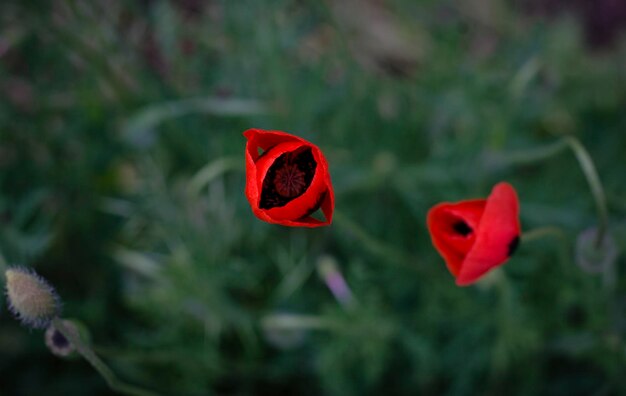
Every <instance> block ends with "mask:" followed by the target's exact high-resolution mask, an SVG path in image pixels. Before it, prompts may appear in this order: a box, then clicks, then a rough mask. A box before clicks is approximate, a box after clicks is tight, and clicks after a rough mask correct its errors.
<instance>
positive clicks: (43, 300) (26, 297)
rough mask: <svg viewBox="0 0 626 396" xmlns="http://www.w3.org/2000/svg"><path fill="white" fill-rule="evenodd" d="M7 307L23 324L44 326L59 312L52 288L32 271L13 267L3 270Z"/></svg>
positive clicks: (33, 326) (55, 295)
mask: <svg viewBox="0 0 626 396" xmlns="http://www.w3.org/2000/svg"><path fill="white" fill-rule="evenodd" d="M5 276H6V294H7V297H8V303H9V309H10V311H11V312H13V314H14V315H15V316H16V317H17V318H18V319H19V320H20V321H21V322H22V324H24V325H25V326H28V327H32V328H46V327H47V326H48V325H49V324H50V321H51V320H52V319H53V318H54V317H55V316H57V315H58V314H59V311H60V302H59V297H58V296H57V294H56V292H55V290H54V288H53V287H52V286H50V284H49V283H48V282H47V281H46V280H45V279H43V278H42V277H40V276H39V275H37V274H36V273H35V272H34V271H32V270H29V269H26V268H23V267H13V268H9V269H8V270H7V271H6V272H5Z"/></svg>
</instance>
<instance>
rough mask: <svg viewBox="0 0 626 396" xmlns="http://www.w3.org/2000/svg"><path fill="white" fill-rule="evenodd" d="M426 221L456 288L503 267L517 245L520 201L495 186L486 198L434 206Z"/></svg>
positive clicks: (508, 187) (505, 185) (511, 192)
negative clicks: (453, 277)
mask: <svg viewBox="0 0 626 396" xmlns="http://www.w3.org/2000/svg"><path fill="white" fill-rule="evenodd" d="M427 222H428V231H429V232H430V237H431V239H432V242H433V245H434V246H435V248H436V249H437V251H438V252H439V254H441V256H442V257H443V258H444V260H445V261H446V265H447V266H448V270H450V272H451V273H452V275H454V276H455V278H456V284H457V285H459V286H466V285H469V284H471V283H474V282H476V281H477V280H478V279H480V277H482V276H483V275H484V274H485V273H486V272H488V271H489V270H491V269H493V268H495V267H498V266H500V265H502V264H504V263H505V262H506V261H507V260H508V259H509V257H510V256H511V255H512V254H513V253H514V252H515V250H516V249H517V246H518V244H519V237H520V222H519V201H518V198H517V193H516V192H515V189H514V188H513V187H512V186H511V185H510V184H508V183H498V184H497V185H496V186H495V187H494V188H493V190H492V191H491V194H490V195H489V197H487V199H473V200H467V201H460V202H456V203H448V202H444V203H440V204H438V205H435V206H433V207H432V208H431V209H430V210H429V211H428V220H427Z"/></svg>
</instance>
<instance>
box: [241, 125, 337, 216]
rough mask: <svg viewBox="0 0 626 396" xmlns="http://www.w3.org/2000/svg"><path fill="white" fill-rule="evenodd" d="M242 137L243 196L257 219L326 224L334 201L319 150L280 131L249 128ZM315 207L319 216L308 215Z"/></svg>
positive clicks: (323, 160)
mask: <svg viewBox="0 0 626 396" xmlns="http://www.w3.org/2000/svg"><path fill="white" fill-rule="evenodd" d="M244 136H245V137H246V139H248V142H247V144H246V197H247V198H248V202H250V206H251V207H252V212H253V213H254V214H255V215H256V216H257V217H258V218H259V219H261V220H263V221H266V222H268V223H274V224H281V225H285V226H291V227H320V226H324V225H329V224H330V223H331V221H332V216H333V209H334V205H335V203H334V201H335V199H334V194H333V187H332V184H331V181H330V174H329V172H328V164H327V163H326V159H325V158H324V155H323V154H322V151H321V150H320V149H319V148H318V147H317V146H316V145H314V144H312V143H309V142H307V141H306V140H304V139H301V138H299V137H297V136H294V135H290V134H288V133H285V132H280V131H265V130H261V129H249V130H247V131H246V132H244ZM318 209H321V210H322V213H323V214H324V217H325V220H323V221H322V220H318V219H315V218H313V217H312V216H311V215H312V214H313V213H315V212H316V211H317V210H318Z"/></svg>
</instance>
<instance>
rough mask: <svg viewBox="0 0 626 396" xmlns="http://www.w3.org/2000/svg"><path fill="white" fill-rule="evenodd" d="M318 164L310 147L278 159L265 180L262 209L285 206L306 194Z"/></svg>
mask: <svg viewBox="0 0 626 396" xmlns="http://www.w3.org/2000/svg"><path fill="white" fill-rule="evenodd" d="M316 168H317V163H316V162H315V158H313V152H312V151H311V148H310V147H301V148H298V149H297V150H294V151H292V152H289V153H285V154H282V155H281V156H280V157H278V158H277V159H276V160H275V161H274V163H273V164H272V166H270V169H269V170H268V171H267V175H266V176H265V179H264V180H263V188H262V191H261V202H260V204H259V207H260V208H261V209H271V208H275V207H278V206H284V205H286V204H287V203H289V202H290V201H292V200H293V199H294V198H297V197H299V196H300V195H302V194H304V192H305V191H306V190H307V188H309V185H311V181H312V180H313V176H314V175H315V169H316Z"/></svg>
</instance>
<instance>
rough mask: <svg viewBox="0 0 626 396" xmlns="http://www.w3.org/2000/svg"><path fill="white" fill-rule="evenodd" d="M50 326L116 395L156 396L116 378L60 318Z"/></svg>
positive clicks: (55, 319) (54, 320)
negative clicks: (67, 341) (72, 346)
mask: <svg viewBox="0 0 626 396" xmlns="http://www.w3.org/2000/svg"><path fill="white" fill-rule="evenodd" d="M52 325H53V326H54V327H55V328H56V329H57V330H59V331H60V332H61V334H63V336H64V337H65V338H67V339H68V340H69V342H70V343H71V344H72V345H74V348H76V350H77V351H78V353H80V355H81V356H82V357H84V358H85V360H87V361H88V362H89V364H91V366H92V367H93V368H94V369H95V370H96V371H97V372H98V373H99V374H100V375H101V376H102V378H104V380H105V381H106V383H107V384H108V385H109V388H111V390H113V391H115V392H118V393H124V394H127V395H133V396H156V395H157V394H156V393H154V392H151V391H147V390H145V389H142V388H139V387H136V386H134V385H130V384H127V383H125V382H123V381H121V380H120V379H119V378H117V376H116V375H115V373H113V370H111V369H110V368H109V366H107V365H106V363H104V362H103V361H102V359H100V358H99V357H98V355H96V354H95V352H94V351H93V350H92V349H91V347H89V346H88V345H87V344H86V343H84V342H83V341H82V340H81V338H80V336H79V335H77V334H75V333H74V332H72V331H70V330H69V329H68V328H67V326H65V324H64V323H63V321H62V320H61V318H59V317H56V318H54V319H53V321H52Z"/></svg>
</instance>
